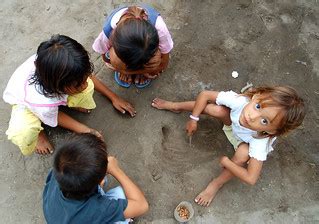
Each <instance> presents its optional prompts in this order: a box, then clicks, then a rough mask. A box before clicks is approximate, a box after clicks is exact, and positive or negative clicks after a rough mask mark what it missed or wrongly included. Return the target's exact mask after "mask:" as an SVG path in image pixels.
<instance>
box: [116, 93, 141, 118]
mask: <svg viewBox="0 0 319 224" xmlns="http://www.w3.org/2000/svg"><path fill="white" fill-rule="evenodd" d="M112 104H113V107H115V108H116V109H117V110H118V111H120V112H121V113H122V114H125V112H126V111H127V112H129V114H130V115H131V117H135V115H136V110H135V109H134V107H133V106H132V104H130V103H129V102H127V101H125V100H123V99H122V98H120V97H116V98H115V99H114V100H112Z"/></svg>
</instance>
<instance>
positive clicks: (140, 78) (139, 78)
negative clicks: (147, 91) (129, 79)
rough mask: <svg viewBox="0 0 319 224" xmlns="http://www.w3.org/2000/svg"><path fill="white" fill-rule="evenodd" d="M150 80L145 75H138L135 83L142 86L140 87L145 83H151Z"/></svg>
mask: <svg viewBox="0 0 319 224" xmlns="http://www.w3.org/2000/svg"><path fill="white" fill-rule="evenodd" d="M149 80H150V79H149V78H146V77H145V76H144V75H136V76H135V79H134V82H135V83H136V84H140V85H143V84H144V83H146V82H149Z"/></svg>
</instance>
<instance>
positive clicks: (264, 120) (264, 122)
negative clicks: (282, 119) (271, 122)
mask: <svg viewBox="0 0 319 224" xmlns="http://www.w3.org/2000/svg"><path fill="white" fill-rule="evenodd" d="M260 123H261V124H262V125H266V124H268V120H267V119H265V118H263V119H261V120H260Z"/></svg>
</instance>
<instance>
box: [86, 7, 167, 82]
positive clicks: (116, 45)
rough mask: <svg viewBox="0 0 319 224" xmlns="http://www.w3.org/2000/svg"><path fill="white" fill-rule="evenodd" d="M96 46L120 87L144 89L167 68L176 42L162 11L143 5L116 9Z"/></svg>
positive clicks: (95, 48)
mask: <svg viewBox="0 0 319 224" xmlns="http://www.w3.org/2000/svg"><path fill="white" fill-rule="evenodd" d="M92 47H93V49H94V51H96V52H97V53H100V54H102V58H103V60H104V62H105V63H106V65H107V66H108V67H109V68H111V69H113V70H115V74H114V78H115V81H116V82H117V83H118V84H119V85H120V86H122V87H126V88H128V87H130V85H131V83H134V84H135V86H136V87H137V88H144V87H146V86H148V85H149V84H150V82H151V79H155V78H156V77H157V76H158V75H159V74H160V73H161V72H162V71H163V70H165V69H166V68H167V65H168V62H169V52H170V51H171V50H172V48H173V41H172V38H171V35H170V33H169V31H168V29H167V27H166V24H165V22H164V20H163V18H162V17H161V16H160V13H159V12H157V11H156V10H155V9H154V8H152V7H150V6H147V5H142V6H131V7H120V8H117V9H115V10H113V11H112V12H111V13H110V14H109V16H108V17H107V18H106V21H105V24H104V27H103V31H102V32H101V33H100V34H99V36H98V37H97V38H96V40H95V41H94V44H93V46H92Z"/></svg>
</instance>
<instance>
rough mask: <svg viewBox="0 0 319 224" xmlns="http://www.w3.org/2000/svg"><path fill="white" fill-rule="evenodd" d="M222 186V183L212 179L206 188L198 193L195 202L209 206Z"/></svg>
mask: <svg viewBox="0 0 319 224" xmlns="http://www.w3.org/2000/svg"><path fill="white" fill-rule="evenodd" d="M221 187H222V185H220V184H218V183H216V181H215V180H213V181H211V182H210V183H209V184H208V185H207V187H206V188H205V190H203V191H202V192H200V193H199V195H197V197H196V198H195V202H196V203H197V204H199V205H201V206H205V207H208V206H209V205H210V203H211V202H212V200H213V199H214V197H215V196H216V194H217V192H218V190H219V189H220V188H221Z"/></svg>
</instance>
